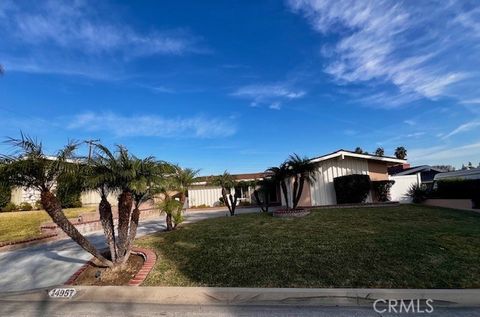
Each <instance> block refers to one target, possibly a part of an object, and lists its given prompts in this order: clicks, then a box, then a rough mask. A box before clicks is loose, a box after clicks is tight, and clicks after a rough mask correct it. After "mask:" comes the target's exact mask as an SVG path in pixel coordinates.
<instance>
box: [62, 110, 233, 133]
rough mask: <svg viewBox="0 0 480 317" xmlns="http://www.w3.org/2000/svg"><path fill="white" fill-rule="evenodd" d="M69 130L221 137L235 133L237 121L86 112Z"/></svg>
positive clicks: (78, 117) (70, 125) (69, 125)
mask: <svg viewBox="0 0 480 317" xmlns="http://www.w3.org/2000/svg"><path fill="white" fill-rule="evenodd" d="M67 129H71V130H83V131H88V132H95V131H102V132H107V133H112V134H113V135H115V136H117V137H135V136H151V137H164V138H170V137H175V138H221V137H228V136H231V135H233V134H235V132H236V127H235V124H234V123H233V122H231V121H225V120H222V119H220V118H211V117H208V118H207V117H203V116H195V117H187V118H184V117H178V118H166V117H160V116H154V115H136V116H122V115H118V114H115V113H94V112H87V113H83V114H79V115H77V116H75V117H74V118H72V119H71V120H70V123H69V124H68V125H67Z"/></svg>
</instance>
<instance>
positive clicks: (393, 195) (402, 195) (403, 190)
mask: <svg viewBox="0 0 480 317" xmlns="http://www.w3.org/2000/svg"><path fill="white" fill-rule="evenodd" d="M389 179H390V180H393V181H395V184H393V186H392V188H391V189H390V200H392V201H398V202H400V203H402V204H408V203H411V202H412V199H411V198H410V197H408V196H407V192H408V189H409V188H410V187H411V186H412V185H413V184H420V183H421V180H420V173H418V174H415V175H403V176H390V177H389Z"/></svg>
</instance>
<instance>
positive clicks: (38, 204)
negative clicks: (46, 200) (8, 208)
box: [33, 200, 43, 210]
mask: <svg viewBox="0 0 480 317" xmlns="http://www.w3.org/2000/svg"><path fill="white" fill-rule="evenodd" d="M33 209H35V210H41V209H43V206H42V202H41V201H40V200H37V201H36V202H35V204H34V205H33Z"/></svg>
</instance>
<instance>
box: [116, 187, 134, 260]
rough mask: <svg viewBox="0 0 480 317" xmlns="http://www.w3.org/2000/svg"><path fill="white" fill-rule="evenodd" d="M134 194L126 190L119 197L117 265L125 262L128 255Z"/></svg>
mask: <svg viewBox="0 0 480 317" xmlns="http://www.w3.org/2000/svg"><path fill="white" fill-rule="evenodd" d="M132 205H133V196H132V193H131V192H129V191H127V190H124V191H123V192H122V193H121V194H120V197H118V242H117V250H118V253H117V263H122V262H124V259H125V256H126V253H127V240H128V227H129V224H130V215H131V212H132Z"/></svg>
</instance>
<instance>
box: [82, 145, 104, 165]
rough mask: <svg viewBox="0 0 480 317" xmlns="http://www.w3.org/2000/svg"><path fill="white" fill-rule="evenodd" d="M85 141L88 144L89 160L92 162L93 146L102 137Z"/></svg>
mask: <svg viewBox="0 0 480 317" xmlns="http://www.w3.org/2000/svg"><path fill="white" fill-rule="evenodd" d="M83 142H84V143H86V144H88V161H89V162H90V159H91V158H92V146H94V145H95V143H97V142H100V139H96V140H85V141H83Z"/></svg>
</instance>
